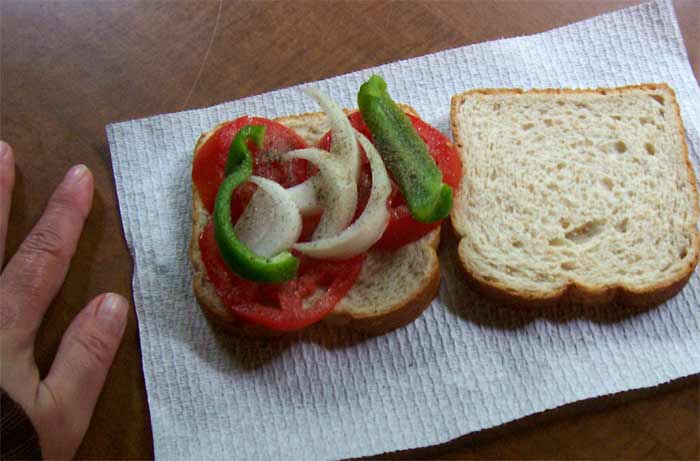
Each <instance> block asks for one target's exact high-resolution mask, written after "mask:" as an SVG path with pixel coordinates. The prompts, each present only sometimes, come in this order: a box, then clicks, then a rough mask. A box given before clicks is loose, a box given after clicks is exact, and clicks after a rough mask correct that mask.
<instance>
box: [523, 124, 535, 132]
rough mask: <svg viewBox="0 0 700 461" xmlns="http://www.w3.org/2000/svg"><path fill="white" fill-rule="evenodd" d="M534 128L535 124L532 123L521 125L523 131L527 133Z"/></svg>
mask: <svg viewBox="0 0 700 461" xmlns="http://www.w3.org/2000/svg"><path fill="white" fill-rule="evenodd" d="M534 126H535V124H534V123H532V122H527V123H523V131H527V130H529V129H530V128H532V127H534Z"/></svg>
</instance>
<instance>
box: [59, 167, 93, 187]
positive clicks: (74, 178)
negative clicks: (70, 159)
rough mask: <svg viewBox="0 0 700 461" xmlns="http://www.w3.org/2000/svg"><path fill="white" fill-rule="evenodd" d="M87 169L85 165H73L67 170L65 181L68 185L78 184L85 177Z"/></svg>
mask: <svg viewBox="0 0 700 461" xmlns="http://www.w3.org/2000/svg"><path fill="white" fill-rule="evenodd" d="M88 171H90V170H88V167H86V166H85V165H75V166H74V167H73V168H71V169H70V170H68V173H66V178H65V181H66V183H68V184H74V183H77V182H80V181H81V180H82V179H83V178H85V177H86V176H87V172H88Z"/></svg>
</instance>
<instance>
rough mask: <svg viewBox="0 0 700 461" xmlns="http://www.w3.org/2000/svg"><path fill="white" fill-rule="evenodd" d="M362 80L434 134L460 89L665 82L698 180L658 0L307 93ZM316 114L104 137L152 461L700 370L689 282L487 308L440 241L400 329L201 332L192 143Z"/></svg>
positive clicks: (125, 127)
mask: <svg viewBox="0 0 700 461" xmlns="http://www.w3.org/2000/svg"><path fill="white" fill-rule="evenodd" d="M372 73H379V74H382V75H383V76H384V77H385V78H386V80H387V81H388V83H389V88H390V89H391V93H392V96H394V97H395V98H396V99H397V100H399V101H406V102H409V103H410V104H411V105H413V106H414V107H415V108H416V109H417V110H418V111H419V112H420V113H421V115H422V116H423V117H424V118H425V119H426V120H427V121H428V122H430V123H432V124H434V125H436V126H437V127H438V128H440V129H441V130H442V131H443V132H445V133H449V128H448V113H449V103H450V96H451V95H452V94H455V93H458V92H461V91H464V90H467V89H470V88H477V87H524V88H529V87H597V86H613V85H623V84H632V83H639V82H659V81H665V82H669V83H670V84H671V85H672V86H673V87H674V88H675V90H676V92H677V94H678V98H679V100H680V104H681V108H682V114H683V118H684V120H685V124H686V129H687V135H688V141H689V144H690V147H691V152H692V159H693V163H694V168H695V169H696V175H697V165H698V161H697V160H698V152H699V149H700V90H699V89H698V85H697V83H696V81H695V79H694V78H693V75H692V72H691V69H690V66H689V64H688V60H687V56H686V51H685V48H684V46H683V43H682V40H681V36H680V32H679V29H678V25H677V23H676V20H675V16H674V11H673V7H672V5H671V4H670V3H667V2H664V1H660V2H655V3H649V4H645V5H641V6H638V7H633V8H629V9H626V10H622V11H618V12H615V13H611V14H607V15H604V16H600V17H597V18H593V19H590V20H587V21H584V22H580V23H576V24H572V25H569V26H566V27H563V28H560V29H557V30H553V31H550V32H545V33H542V34H538V35H534V36H529V37H519V38H514V39H508V40H500V41H496V42H490V43H483V44H479V45H474V46H468V47H463V48H458V49H453V50H449V51H445V52H441V53H436V54H432V55H428V56H424V57H420V58H416V59H411V60H407V61H401V62H396V63H392V64H387V65H384V66H380V67H378V68H374V69H367V70H363V71H360V72H356V73H352V74H349V75H344V76H340V77H336V78H332V79H329V80H324V81H320V82H316V83H314V86H316V87H319V88H321V89H322V90H323V91H325V92H326V93H327V94H329V95H331V96H332V97H333V98H334V99H335V100H336V101H339V102H340V103H341V104H342V105H344V106H347V107H353V106H354V105H355V103H354V98H355V95H356V92H357V89H358V87H359V85H360V83H361V82H362V81H363V80H365V79H366V78H367V77H368V76H369V75H370V74H372ZM315 110H316V107H314V104H313V102H312V101H311V100H310V99H309V98H308V97H305V96H303V95H302V93H301V92H300V90H299V88H298V87H295V88H288V89H284V90H280V91H274V92H271V93H267V94H264V95H260V96H254V97H250V98H246V99H242V100H239V101H234V102H230V103H226V104H222V105H219V106H215V107H210V108H206V109H199V110H192V111H187V112H181V113H177V114H168V115H161V116H157V117H152V118H147V119H142V120H136V121H131V122H125V123H118V124H114V125H110V126H109V127H108V128H107V132H108V137H109V145H110V150H111V154H112V161H113V164H114V176H115V181H116V187H117V192H118V195H119V205H120V208H121V214H122V220H123V223H124V232H125V234H126V239H127V242H128V244H129V248H130V250H131V252H132V254H133V256H134V262H135V269H134V280H133V290H134V300H135V302H136V309H137V313H138V321H139V329H140V338H141V351H142V354H143V368H144V374H145V378H146V388H147V392H148V402H149V407H150V412H151V423H152V425H153V438H154V444H155V454H156V457H158V458H162V459H168V460H173V459H193V458H211V459H222V458H224V457H226V458H230V457H235V458H240V459H273V458H282V459H317V458H318V459H327V458H344V457H356V456H362V455H370V454H376V453H381V452H385V451H392V450H398V449H408V448H413V447H420V446H426V445H432V444H437V443H441V442H445V441H447V440H450V439H453V438H455V437H458V436H460V435H462V434H466V433H469V432H472V431H477V430H479V429H483V428H488V427H492V426H495V425H498V424H501V423H504V422H507V421H510V420H513V419H516V418H520V417H523V416H525V415H528V414H532V413H535V412H540V411H543V410H545V409H549V408H554V407H557V406H560V405H563V404H565V403H569V402H573V401H577V400H581V399H586V398H590V397H595V396H599V395H604V394H610V393H613V392H619V391H623V390H626V389H634V388H641V387H647V386H654V385H656V384H659V383H662V382H666V381H669V380H671V379H674V378H678V377H682V376H686V375H689V374H694V373H698V372H699V371H700V280H699V277H698V272H697V271H696V272H695V274H694V275H693V277H692V279H691V281H690V283H689V284H688V285H687V286H686V287H685V289H684V290H683V292H682V293H681V294H680V295H678V296H677V297H675V298H674V299H673V300H671V301H669V302H668V303H666V304H664V305H662V306H659V307H657V308H654V309H651V310H648V311H645V312H637V313H618V314H616V315H613V314H610V311H609V310H608V311H604V310H600V311H597V310H590V311H577V312H575V313H572V314H571V315H569V316H568V317H567V318H563V317H555V316H551V315H544V316H542V315H539V316H538V315H533V314H532V313H531V312H528V311H513V310H508V309H503V308H500V307H498V306H494V305H491V304H489V303H488V302H486V301H484V300H481V299H480V298H478V297H476V296H475V295H474V294H473V293H472V292H470V291H469V290H468V289H467V288H465V287H464V285H463V282H462V281H461V277H459V276H454V275H456V274H454V271H455V265H454V257H453V256H451V254H450V251H449V250H450V249H454V242H449V241H448V242H445V244H444V245H443V248H442V251H441V253H442V254H441V261H442V262H443V266H444V267H443V284H442V287H441V290H440V296H439V298H438V299H437V300H436V301H435V302H433V304H432V306H431V307H430V308H429V309H428V310H427V311H426V313H425V314H424V315H423V316H421V317H420V318H419V319H417V320H416V321H415V322H414V323H412V324H411V325H409V326H407V327H406V328H403V329H401V330H399V331H395V332H392V333H389V334H387V335H384V336H380V337H376V338H371V339H362V338H361V337H359V336H357V335H355V334H353V333H350V332H334V331H331V330H328V329H327V328H326V327H318V328H314V329H312V330H311V331H308V332H305V333H303V334H301V335H299V336H297V337H294V338H291V339H287V340H282V341H279V342H272V343H270V344H258V343H253V342H250V341H246V340H239V339H237V338H235V337H231V336H226V335H223V334H219V333H217V332H215V331H213V330H212V329H211V327H210V326H209V324H208V323H207V322H206V321H205V319H204V317H203V316H202V314H201V313H200V311H199V309H198V307H197V303H196V301H195V299H194V296H193V294H192V288H191V284H192V273H191V269H190V264H189V262H188V259H187V246H188V242H189V237H190V206H191V203H190V202H191V198H190V185H191V183H190V162H191V151H192V148H193V145H194V142H195V140H196V139H197V136H198V135H199V133H200V132H201V131H203V130H208V129H210V128H211V127H212V126H214V125H215V124H216V123H218V122H220V121H222V120H227V119H231V118H234V117H236V116H238V115H241V114H257V115H263V116H268V117H275V116H280V115H285V114H290V113H301V112H306V111H315ZM445 250H447V251H445Z"/></svg>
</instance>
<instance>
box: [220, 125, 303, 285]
mask: <svg viewBox="0 0 700 461" xmlns="http://www.w3.org/2000/svg"><path fill="white" fill-rule="evenodd" d="M264 136H265V127H264V126H252V125H247V126H244V127H243V128H241V129H240V131H239V132H238V133H237V134H236V136H235V137H234V138H233V142H231V147H230V149H229V154H228V158H227V159H226V167H225V169H224V175H225V176H224V180H223V182H222V183H221V186H219V190H218V192H217V193H216V202H215V204H214V218H213V219H214V237H215V239H216V244H217V246H218V247H219V251H220V252H221V256H222V257H223V259H224V261H225V262H226V264H227V265H228V266H229V268H230V269H231V270H232V271H233V272H235V273H236V274H238V275H240V276H241V277H243V278H246V279H248V280H252V281H254V282H271V283H277V282H283V281H285V280H290V279H293V278H294V277H296V273H297V269H298V267H299V259H298V258H296V257H294V256H293V255H292V254H291V253H290V252H288V251H284V252H282V253H279V254H276V255H275V256H272V257H270V258H265V257H263V256H259V255H257V254H255V253H254V252H253V251H252V250H251V249H250V248H248V247H247V246H245V244H244V243H243V242H241V241H240V240H238V237H236V233H235V231H234V228H233V223H232V222H231V198H232V194H233V191H234V190H235V189H236V187H238V186H239V185H241V184H243V183H244V182H246V181H247V180H248V178H249V177H250V176H251V175H252V174H253V157H252V155H251V154H250V150H248V141H249V140H251V141H253V142H254V143H255V145H256V146H257V147H261V146H262V143H263V138H264Z"/></svg>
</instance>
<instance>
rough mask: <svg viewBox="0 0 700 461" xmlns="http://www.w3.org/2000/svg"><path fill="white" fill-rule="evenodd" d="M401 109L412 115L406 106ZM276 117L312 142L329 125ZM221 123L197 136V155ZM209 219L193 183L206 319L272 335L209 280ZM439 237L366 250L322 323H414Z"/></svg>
mask: <svg viewBox="0 0 700 461" xmlns="http://www.w3.org/2000/svg"><path fill="white" fill-rule="evenodd" d="M403 108H404V110H409V111H411V113H413V114H415V111H413V109H411V108H410V107H408V106H403ZM277 121H278V122H280V123H282V124H284V125H286V126H288V127H290V128H292V129H293V130H294V131H296V132H297V133H298V134H299V135H300V136H301V137H302V138H303V139H304V141H306V143H307V144H308V145H311V146H313V145H316V144H317V143H318V141H319V140H320V139H321V137H322V136H323V135H324V134H326V133H327V132H328V130H329V128H330V127H329V124H328V121H327V118H326V116H325V114H323V113H311V114H303V115H295V116H289V117H282V118H279V119H277ZM219 126H221V125H219ZM219 126H217V127H215V128H214V129H213V130H212V131H210V132H207V133H203V134H202V135H201V136H200V138H199V140H198V141H197V144H196V146H195V155H196V153H197V150H198V148H199V147H200V146H201V145H203V144H204V142H205V141H206V140H207V139H208V137H209V136H210V135H211V134H213V133H214V132H215V131H216V130H217V129H218V128H219ZM193 158H194V157H193ZM209 219H210V216H209V213H208V212H207V211H206V209H205V208H204V205H203V203H202V201H201V199H200V197H199V193H198V192H197V188H196V186H195V185H194V184H193V185H192V239H191V241H190V259H191V261H192V265H193V266H194V280H193V285H194V293H195V296H196V297H197V301H198V302H199V305H200V307H201V308H202V310H203V311H204V313H205V314H207V315H208V317H209V318H211V319H212V320H214V321H215V322H217V323H218V324H220V325H222V326H224V327H225V328H227V329H229V330H231V331H233V332H236V333H239V334H245V335H251V336H268V335H275V334H276V332H273V331H270V330H266V329H264V328H261V327H257V326H254V325H248V324H245V325H244V324H243V323H241V322H239V321H237V319H236V318H235V317H234V316H233V314H231V312H230V311H229V310H228V309H227V308H226V307H225V306H224V305H223V303H222V302H221V299H220V298H219V296H218V295H217V294H216V290H215V289H214V286H213V285H212V284H211V283H210V282H209V280H208V278H207V273H206V269H205V267H204V264H203V262H202V258H201V253H200V251H199V245H198V241H197V239H198V238H199V235H200V234H201V232H202V229H203V228H204V226H205V225H206V223H207V222H208V221H209ZM439 238H440V231H439V229H437V230H435V231H433V232H431V233H430V234H428V235H426V236H425V237H423V238H422V239H420V240H418V241H416V242H413V243H410V244H408V245H405V246H403V247H401V248H400V249H398V250H396V251H391V252H386V251H375V250H370V251H369V252H368V254H367V258H366V259H365V262H364V264H363V267H362V271H361V272H360V276H359V277H358V280H357V281H356V282H355V285H354V286H353V288H352V289H351V290H350V291H349V292H348V293H347V294H346V295H345V297H344V298H343V299H341V301H340V302H339V303H338V304H337V305H336V307H335V309H334V310H333V311H332V312H331V314H329V315H328V316H327V317H326V318H325V319H324V321H327V322H328V323H330V324H334V325H344V326H348V327H350V328H354V329H356V330H360V331H363V332H366V333H370V334H380V333H384V332H386V331H389V330H392V329H395V328H398V327H401V326H403V325H406V324H408V323H410V322H412V321H413V320H414V319H415V318H416V317H418V316H419V315H420V314H421V313H422V312H423V311H424V310H425V308H427V307H428V306H429V305H430V302H431V301H432V299H433V298H434V297H435V295H436V294H437V291H438V288H439V286H440V266H439V264H438V259H437V254H436V249H437V246H438V243H439ZM312 298H313V297H312Z"/></svg>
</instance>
